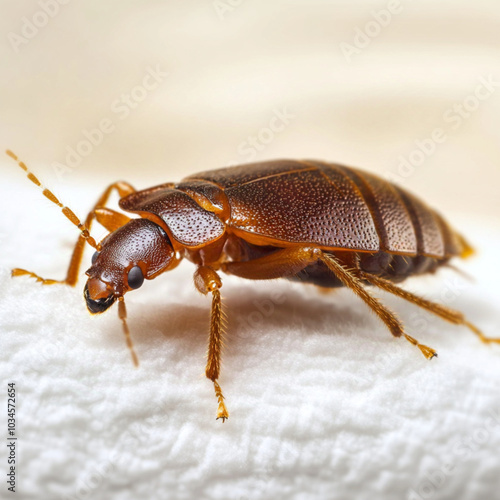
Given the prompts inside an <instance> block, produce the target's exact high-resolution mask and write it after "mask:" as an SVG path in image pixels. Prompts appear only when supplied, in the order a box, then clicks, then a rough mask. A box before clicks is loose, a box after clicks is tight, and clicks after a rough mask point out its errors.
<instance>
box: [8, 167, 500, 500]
mask: <svg viewBox="0 0 500 500" xmlns="http://www.w3.org/2000/svg"><path fill="white" fill-rule="evenodd" d="M20 178H22V175H20ZM21 180H22V181H23V182H24V179H21ZM23 182H21V181H20V180H19V178H18V179H17V181H16V183H15V184H14V183H12V184H7V185H6V187H7V189H6V193H5V196H4V198H3V199H2V200H1V203H2V207H1V208H2V210H3V211H4V212H3V213H6V212H5V210H7V209H8V207H10V209H11V212H10V213H14V212H13V211H12V209H13V208H14V207H15V208H16V210H19V211H20V213H19V212H16V213H17V214H18V215H16V216H13V217H12V216H11V217H7V218H3V219H2V227H1V233H2V236H3V238H2V241H3V245H2V247H3V257H2V270H1V273H0V282H1V284H0V331H1V333H2V335H1V336H0V344H1V346H0V353H1V369H0V370H1V373H0V376H1V380H2V381H4V382H3V383H4V385H5V383H6V382H7V381H15V382H16V383H17V392H18V415H17V421H18V428H19V438H20V440H19V443H18V452H19V458H20V465H19V476H18V488H19V493H18V495H17V498H22V499H31V498H33V499H34V498H37V499H39V498H43V499H50V500H52V499H62V498H64V499H66V498H71V499H74V498H78V499H83V498H85V499H86V498H95V499H108V498H109V499H113V500H115V499H116V500H125V499H137V498H148V499H157V498H158V499H163V498H179V499H188V498H203V499H205V498H206V499H210V498H214V499H215V498H218V499H219V498H228V499H238V500H244V499H248V500H250V499H275V498H284V499H345V498H360V499H365V498H366V499H368V498H369V499H385V500H388V499H389V500H390V499H402V498H405V499H406V498H433V499H451V498H453V499H455V500H459V499H472V498H474V499H494V498H498V491H499V488H500V478H499V474H498V470H499V458H498V457H499V455H498V449H499V446H500V405H499V399H498V379H499V376H500V363H499V356H500V349H499V348H498V347H497V346H495V347H492V348H490V347H487V346H484V345H482V344H481V343H480V342H479V341H478V340H477V339H476V338H475V337H474V335H472V334H471V333H469V332H468V330H466V329H465V328H459V327H455V326H449V325H447V324H446V323H444V322H443V321H441V320H440V319H438V318H435V317H433V316H430V315H428V314H426V313H424V312H421V311H419V310H418V309H416V308H415V307H413V306H408V305H407V304H405V303H404V302H403V301H401V300H399V299H396V298H393V297H390V296H387V295H384V294H380V295H383V300H384V302H385V303H386V304H388V305H389V306H390V307H392V308H393V309H396V310H397V311H398V312H399V313H400V314H401V316H402V318H403V319H404V320H406V322H407V324H408V330H409V333H410V334H412V335H414V336H415V337H417V338H418V339H419V340H421V341H422V342H423V343H426V344H428V345H431V346H432V347H434V348H435V349H437V350H438V352H439V355H440V357H439V358H438V359H437V360H433V361H432V362H428V361H426V360H425V359H424V357H423V356H422V355H421V354H420V352H419V351H418V350H417V349H416V348H414V347H412V346H411V345H410V344H409V343H408V342H406V341H404V340H398V339H394V338H392V337H391V335H390V334H389V333H388V332H387V331H386V329H385V328H384V326H383V325H382V324H381V323H380V322H379V321H378V319H376V318H375V317H374V316H373V315H371V314H370V313H369V312H368V310H367V309H366V307H365V306H364V305H363V304H362V303H360V302H359V300H358V299H357V298H356V297H354V296H353V295H352V294H351V293H349V292H348V291H347V290H342V291H338V292H335V293H334V294H332V295H328V296H325V295H321V294H319V293H318V292H317V291H316V289H315V288H314V287H310V286H300V285H296V284H290V283H288V282H281V281H274V282H260V283H255V282H250V281H244V280H239V279H236V278H227V277H225V278H224V286H223V297H224V299H225V301H224V304H225V307H226V311H227V313H228V317H229V326H228V332H227V341H226V348H225V352H224V361H223V371H222V376H221V379H220V381H221V385H222V388H223V390H224V393H225V395H226V400H227V405H228V408H229V411H230V418H229V420H228V421H227V422H226V423H224V424H222V423H221V422H220V421H216V420H215V418H214V417H215V410H216V406H217V405H216V399H215V397H214V394H213V388H212V384H211V383H210V382H209V381H208V380H207V379H205V378H204V375H203V370H204V361H205V360H204V354H205V349H206V340H207V329H208V314H209V305H210V304H209V300H208V299H207V298H204V297H203V296H201V295H199V294H198V293H197V292H196V291H195V289H194V286H193V284H192V281H191V275H192V271H193V269H194V268H193V266H192V265H191V264H190V263H187V262H186V263H184V265H181V267H180V268H178V269H177V270H175V271H173V272H171V273H168V274H165V275H163V276H162V277H160V278H158V279H157V280H155V281H153V282H147V283H145V285H144V286H143V288H141V289H140V290H137V291H135V292H133V293H130V294H129V295H128V296H127V300H126V302H127V306H128V312H129V318H130V328H131V331H132V336H133V339H134V342H135V348H136V350H137V353H138V355H139V358H140V362H141V365H140V367H139V369H134V368H133V366H132V362H131V359H130V356H129V352H128V350H127V348H126V346H125V342H124V339H123V335H122V331H121V326H120V323H119V321H118V318H117V311H116V306H114V307H113V308H112V309H110V310H109V311H107V312H106V313H105V314H104V315H101V316H99V317H91V316H90V315H89V314H88V313H87V311H86V309H85V304H84V301H83V297H82V289H83V284H84V280H82V281H81V282H80V283H79V285H78V287H77V288H76V289H72V288H66V287H61V286H48V287H42V286H40V285H39V284H37V283H36V282H35V281H34V280H31V279H28V278H18V279H11V278H10V276H9V272H8V270H9V269H10V268H11V267H12V266H15V265H17V266H20V267H25V268H28V269H30V270H33V271H35V272H38V273H40V274H42V275H44V276H46V277H62V276H63V275H64V273H65V268H66V264H67V258H68V256H69V251H70V245H71V243H72V241H73V240H74V237H75V231H74V229H73V228H72V227H71V225H70V224H69V223H68V222H67V221H66V220H65V219H64V218H63V217H62V216H61V215H60V214H59V213H58V210H57V208H55V207H53V206H52V205H50V204H49V203H48V202H47V201H44V200H43V199H40V198H41V196H40V193H34V192H33V189H34V188H32V186H31V185H30V184H29V183H28V182H27V181H25V182H24V183H23ZM93 191H95V189H94V187H93V186H92V187H90V186H81V187H80V189H79V190H78V191H75V192H71V191H69V192H68V191H67V192H65V196H64V199H72V200H73V203H74V205H76V206H80V205H85V203H87V204H89V203H88V199H89V198H90V199H93V198H94V197H95V196H93V195H91V194H90V193H92V192H93ZM37 196H38V198H37ZM21 200H29V201H28V203H27V204H26V205H25V206H23V202H22V201H21ZM85 200H87V202H85ZM25 211H26V213H24V212H25ZM30 211H31V215H29V216H28V214H29V213H30ZM49 220H50V223H49V224H46V222H47V221H49ZM463 229H464V230H465V232H466V233H467V234H468V235H469V236H470V237H471V239H472V240H473V241H474V242H475V243H476V244H479V247H480V249H481V253H480V254H479V255H478V256H477V257H476V258H475V259H474V260H471V261H469V262H465V263H464V264H463V265H462V266H461V267H462V268H464V269H466V270H467V271H468V272H470V273H471V274H473V275H474V276H475V277H476V279H477V282H476V283H475V284H472V283H470V282H468V281H464V280H462V279H461V278H457V277H456V275H455V273H453V272H452V271H443V272H441V273H440V274H439V276H436V277H430V278H422V279H419V280H415V281H413V282H410V284H409V286H410V288H411V289H413V290H415V291H419V292H421V293H424V294H425V295H426V296H427V297H429V298H433V299H436V300H439V301H441V302H444V303H448V304H449V305H451V306H453V307H455V308H457V309H460V310H462V311H464V312H466V313H467V314H468V315H469V317H470V319H471V320H472V321H475V322H476V323H477V324H478V325H479V326H480V327H482V328H483V329H484V331H485V333H487V334H488V335H490V336H495V335H497V336H498V335H499V331H500V313H499V311H498V299H499V294H498V288H497V281H496V280H497V278H498V275H497V272H496V270H497V262H496V259H497V250H496V249H497V248H498V245H499V244H500V240H499V239H498V237H496V236H495V235H494V233H493V231H492V230H491V229H492V228H488V227H485V228H478V227H473V226H472V225H471V224H470V223H466V222H464V226H463ZM94 234H95V235H96V236H97V237H99V236H102V231H100V230H99V229H97V228H96V231H94ZM90 255H91V252H88V255H87V256H86V262H85V265H84V269H85V268H86V267H85V266H88V264H89V259H90ZM84 269H83V270H84ZM3 453H4V452H3ZM3 463H4V461H3V459H2V465H3ZM447 467H451V472H447V471H449V470H450V469H449V468H448V469H447ZM429 477H432V478H433V481H434V482H435V483H436V484H438V487H434V486H432V484H431V483H429V481H430V480H429V479H428V478H429ZM441 483H442V484H441ZM416 494H418V495H420V496H415V495H416ZM1 495H2V498H4V497H5V498H8V497H6V496H5V490H3V491H2V493H1ZM425 495H427V496H425Z"/></svg>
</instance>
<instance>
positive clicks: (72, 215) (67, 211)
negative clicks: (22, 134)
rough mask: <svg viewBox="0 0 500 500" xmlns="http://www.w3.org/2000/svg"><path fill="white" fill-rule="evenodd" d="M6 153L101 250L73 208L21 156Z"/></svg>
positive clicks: (90, 241) (95, 246)
mask: <svg viewBox="0 0 500 500" xmlns="http://www.w3.org/2000/svg"><path fill="white" fill-rule="evenodd" d="M6 153H7V156H10V157H11V158H12V159H13V160H14V161H15V162H16V163H17V164H18V165H19V166H20V167H21V168H22V169H23V170H24V171H25V172H26V175H27V177H28V179H29V180H30V181H31V182H32V183H33V184H35V186H37V187H39V188H40V189H41V190H42V193H43V195H44V196H45V197H46V198H47V199H48V200H50V201H51V202H52V203H54V204H55V205H57V206H58V207H59V208H60V209H61V212H62V213H63V214H64V215H65V216H66V218H67V219H68V220H69V221H70V222H71V223H72V224H74V225H75V226H76V227H77V228H78V229H79V230H80V232H81V233H82V236H83V237H84V238H85V240H86V241H87V243H88V244H89V245H90V246H91V247H93V248H95V249H96V250H100V248H99V247H100V245H98V244H97V243H96V242H95V240H94V238H92V236H90V233H89V230H88V229H87V228H86V227H85V225H84V224H82V223H81V221H80V219H79V218H78V217H77V216H76V215H75V213H74V212H73V210H71V209H70V208H69V207H66V206H64V205H63V204H62V203H61V202H60V201H59V200H58V198H57V197H56V196H55V195H54V193H52V191H50V190H49V189H47V188H46V187H45V186H44V185H43V184H42V183H41V182H40V181H39V179H38V177H37V176H36V175H35V174H33V172H31V171H30V169H29V168H28V167H27V166H26V164H25V163H24V162H22V161H21V160H19V158H18V157H17V156H16V155H15V154H14V153H13V152H12V151H10V150H9V149H8V150H7V151H6Z"/></svg>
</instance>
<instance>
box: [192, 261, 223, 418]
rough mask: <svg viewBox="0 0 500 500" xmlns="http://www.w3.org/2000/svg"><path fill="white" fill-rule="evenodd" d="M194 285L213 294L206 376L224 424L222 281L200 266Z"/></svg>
mask: <svg viewBox="0 0 500 500" xmlns="http://www.w3.org/2000/svg"><path fill="white" fill-rule="evenodd" d="M194 284H195V286H196V288H197V290H198V291H199V292H200V293H202V294H203V295H206V294H207V293H209V292H211V293H212V313H211V317H210V335H209V339H208V360H207V366H206V368H205V374H206V376H207V378H209V379H210V380H211V381H212V382H213V383H214V389H215V396H216V397H217V400H218V402H219V407H218V409H217V419H219V418H222V421H223V422H224V421H225V419H226V418H229V413H228V411H227V408H226V405H225V404H224V396H223V395H222V389H221V388H220V385H219V383H218V382H217V379H218V378H219V373H220V360H221V352H222V346H223V340H222V337H223V333H224V313H223V312H222V301H221V297H220V291H219V289H220V288H221V286H222V281H221V279H220V277H219V275H218V274H217V273H216V272H215V271H214V270H213V269H212V268H211V267H208V266H200V267H198V269H196V271H195V273H194Z"/></svg>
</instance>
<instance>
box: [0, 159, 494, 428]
mask: <svg viewBox="0 0 500 500" xmlns="http://www.w3.org/2000/svg"><path fill="white" fill-rule="evenodd" d="M8 154H9V156H11V157H12V158H14V159H15V160H16V161H18V159H17V157H16V156H15V155H14V154H13V153H11V152H8ZM18 164H19V165H20V166H21V168H23V169H24V170H25V171H26V173H27V174H28V178H30V180H31V181H32V182H34V183H35V184H37V186H39V187H41V188H42V189H43V194H44V195H45V196H46V197H47V198H48V199H50V200H51V201H52V202H54V203H55V204H57V205H58V206H59V207H61V209H62V212H63V214H64V215H65V216H66V217H67V218H68V219H69V220H70V221H71V222H72V223H73V224H75V225H76V226H78V228H79V229H80V231H81V235H80V237H79V239H78V241H77V244H76V246H75V250H74V252H73V255H72V258H71V262H70V265H69V269H68V274H67V277H66V279H65V280H63V281H55V280H47V279H43V278H40V277H39V276H38V275H36V274H34V273H32V272H30V271H25V270H23V269H14V270H13V272H12V274H13V275H14V276H20V275H29V276H32V277H34V278H37V280H38V281H41V282H42V283H43V284H53V283H65V284H69V285H75V284H76V282H77V278H78V269H79V266H80V262H81V260H82V256H83V250H84V246H85V242H88V243H89V244H90V245H91V246H93V247H94V248H96V250H97V252H96V253H95V254H94V257H93V259H92V266H91V267H90V268H89V269H88V270H87V273H86V274H87V275H88V277H89V279H88V281H87V284H86V286H85V289H84V296H85V300H86V302H87V307H88V309H89V311H90V312H91V313H100V312H103V311H105V310H106V309H108V308H109V307H110V306H111V305H112V304H113V303H114V302H115V301H116V300H118V301H119V304H118V306H119V308H118V312H119V317H120V319H121V320H122V322H123V328H124V333H125V336H126V340H127V344H128V346H129V348H130V349H131V351H132V355H133V359H134V362H135V363H137V358H136V356H135V353H134V352H133V349H132V342H131V340H130V335H129V331H128V327H127V324H126V311H125V303H124V301H123V297H124V295H125V293H126V292H128V291H131V290H133V289H136V288H139V287H140V286H141V285H142V283H143V281H144V279H147V280H150V279H154V278H155V277H157V276H158V275H160V274H162V273H163V272H165V271H168V270H171V269H173V268H174V267H176V266H177V265H178V264H179V262H180V261H181V260H182V259H183V258H188V259H189V260H191V261H192V262H193V263H194V264H196V266H197V268H196V271H195V274H194V284H195V286H196V288H197V289H198V291H200V292H201V293H203V294H208V293H211V294H212V311H211V321H210V335H209V348H208V362H207V366H206V375H207V377H208V378H209V379H210V380H212V381H213V383H214V388H215V394H216V397H217V399H218V402H219V407H218V411H217V418H222V419H223V420H224V419H225V418H227V417H228V412H227V409H226V407H225V403H224V398H223V395H222V390H221V388H220V386H219V384H218V378H219V373H220V357H221V349H222V334H223V313H222V303H221V295H220V288H221V287H222V280H221V278H220V276H219V274H218V272H219V271H222V272H225V273H228V274H233V275H236V276H239V277H242V278H247V279H275V278H286V279H291V280H297V281H301V282H305V283H312V284H315V285H319V286H321V287H329V288H333V287H340V286H346V287H348V288H350V289H351V290H352V291H353V292H354V293H356V294H357V295H358V296H359V297H360V298H361V299H362V300H363V301H364V302H365V303H366V304H367V305H368V306H369V307H370V308H371V309H372V311H373V312H375V313H376V314H377V315H378V317H379V318H380V319H381V320H382V321H383V322H384V323H385V324H386V326H387V327H388V329H389V330H390V331H391V333H392V334H393V335H394V336H396V337H401V336H403V337H404V338H405V339H406V340H408V341H409V342H410V343H412V344H413V345H415V346H416V347H418V348H419V349H420V351H421V352H422V353H423V354H424V355H425V356H426V357H427V358H428V359H432V358H433V357H434V356H436V352H435V351H434V350H433V349H431V348H430V347H427V346H425V345H423V344H420V343H419V342H418V341H417V340H416V339H414V338H413V337H410V336H409V335H408V334H406V333H405V331H404V327H403V324H402V323H401V321H400V320H399V319H398V318H397V317H396V315H394V313H392V312H391V311H390V310H389V309H387V308H386V307H385V306H384V305H383V304H382V303H381V302H380V301H379V300H378V299H376V298H375V297H374V296H372V295H371V294H370V293H369V292H368V291H367V290H366V287H365V285H372V286H373V287H377V288H380V289H382V290H385V291H387V292H389V293H392V294H394V295H397V296H399V297H401V298H403V299H405V300H407V301H409V302H412V303H414V304H416V305H418V306H419V307H421V308H424V309H426V310H428V311H430V312H432V313H434V314H436V315H437V316H440V317H441V318H443V319H445V320H447V321H449V322H451V323H454V324H457V325H464V326H467V327H468V328H470V329H471V330H472V331H473V332H474V333H475V334H476V335H478V336H479V338H480V339H481V340H482V341H483V342H496V343H498V342H500V340H499V339H490V338H486V337H485V336H484V335H483V334H482V333H481V332H480V331H479V330H478V329H477V328H476V327H475V326H474V325H472V324H471V323H469V322H468V321H467V320H466V319H465V318H464V316H463V315H462V314H461V313H460V312H457V311H453V310H451V309H448V308H446V307H444V306H441V305H440V304H436V303H433V302H430V301H428V300H426V299H423V298H421V297H418V296H416V295H414V294H412V293H410V292H408V291H406V290H404V289H402V288H400V287H399V286H397V285H396V283H397V282H399V281H402V280H404V279H405V278H407V277H408V276H412V275H419V274H424V273H431V272H434V271H436V269H437V268H438V267H440V266H442V265H444V264H446V263H447V262H448V261H449V260H450V259H451V258H452V257H456V256H460V257H468V256H469V255H471V254H472V253H473V250H472V248H471V247H470V246H469V245H468V243H467V242H466V241H465V239H464V238H463V237H462V236H460V235H459V234H458V233H457V232H456V231H454V230H453V229H452V228H451V227H450V226H449V225H448V223H447V222H446V221H445V220H444V219H443V218H442V217H441V216H440V215H439V214H438V213H437V212H435V211H434V210H432V209H431V208H429V207H428V206H427V205H425V204H424V203H423V202H422V201H420V200H419V199H418V198H416V197H415V196H413V195H411V194H410V193H408V192H407V191H405V190H403V189H402V188H400V187H397V186H395V185H393V184H390V183H389V182H386V181H384V180H382V179H380V178H379V177H376V176H375V175H372V174H369V173H367V172H362V171H360V170H357V169H354V168H348V167H345V166H341V165H336V164H327V163H323V162H319V161H314V160H307V161H291V160H277V161H269V162H262V163H255V164H250V165H243V166H239V167H230V168H222V169H218V170H212V171H208V172H203V173H200V174H196V175H193V176H190V177H188V178H186V179H184V180H183V181H182V182H180V183H178V184H172V183H168V184H162V185H159V186H156V187H152V188H149V189H144V190H142V191H136V190H135V189H134V188H133V187H132V186H130V185H129V184H127V183H124V182H118V183H115V184H112V185H111V186H109V187H108V188H107V189H106V190H105V192H104V193H103V195H102V196H101V197H100V198H99V200H98V201H97V203H96V205H95V206H94V209H93V210H92V211H91V212H90V213H89V215H88V216H87V218H86V220H85V223H84V224H82V223H80V221H79V220H78V218H77V217H76V216H75V215H74V213H73V212H72V211H71V210H70V209H69V208H68V207H64V206H63V205H62V203H60V202H59V200H58V199H57V198H56V197H55V196H54V194H53V193H52V192H51V191H49V190H48V189H44V188H43V186H41V184H40V182H39V181H38V179H37V178H36V177H35V176H34V175H33V174H32V173H31V172H30V171H29V170H28V168H27V167H26V165H25V164H24V163H22V162H20V161H18ZM114 189H116V190H117V191H118V193H119V194H120V197H121V198H120V202H119V205H120V207H121V208H122V209H123V210H125V211H128V212H131V213H134V214H137V215H139V216H140V218H135V219H129V218H128V217H126V216H124V215H123V214H122V213H118V212H115V211H113V210H111V209H108V208H106V207H105V205H106V203H107V200H108V198H109V195H110V193H111V192H112V190H114ZM93 220H97V221H98V222H100V223H101V224H102V225H103V226H104V227H105V228H106V229H108V230H109V231H110V234H109V235H108V236H107V237H106V238H104V240H103V241H102V242H101V243H99V244H97V243H96V242H95V240H94V239H93V238H92V237H91V236H90V233H89V231H90V228H91V224H92V222H93Z"/></svg>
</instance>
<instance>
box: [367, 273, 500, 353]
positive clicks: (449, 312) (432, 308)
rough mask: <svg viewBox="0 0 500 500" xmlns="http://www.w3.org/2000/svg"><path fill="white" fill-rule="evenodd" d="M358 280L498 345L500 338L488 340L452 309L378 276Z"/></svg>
mask: <svg viewBox="0 0 500 500" xmlns="http://www.w3.org/2000/svg"><path fill="white" fill-rule="evenodd" d="M359 275H360V278H361V279H364V280H366V281H368V282H369V283H371V284H372V285H374V286H376V287H378V288H381V289H382V290H385V291H386V292H389V293H392V294H393V295H396V296H398V297H401V298H402V299H405V300H407V301H408V302H411V303H412V304H415V305H417V306H419V307H421V308H422V309H425V310H426V311H429V312H431V313H433V314H435V315H436V316H439V317H440V318H443V319H444V320H446V321H449V322H450V323H453V324H454V325H463V326H466V327H467V328H469V329H470V330H472V331H473V332H474V333H475V334H476V335H477V336H478V337H479V338H480V339H481V341H482V342H484V343H486V344H488V343H497V344H498V343H500V338H488V337H485V336H484V335H483V333H482V332H481V330H479V328H477V327H476V326H475V325H473V324H472V323H470V322H469V321H467V319H466V318H465V316H464V315H463V314H462V313H461V312H459V311H455V310H453V309H449V308H448V307H445V306H443V305H441V304H437V303H435V302H431V301H429V300H426V299H423V298H422V297H419V296H418V295H414V294H413V293H411V292H408V291H407V290H403V289H402V288H400V287H399V286H397V285H395V284H394V283H392V282H391V281H389V280H386V279H384V278H380V277H378V276H373V275H371V274H367V273H363V272H361V273H360V274H359Z"/></svg>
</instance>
